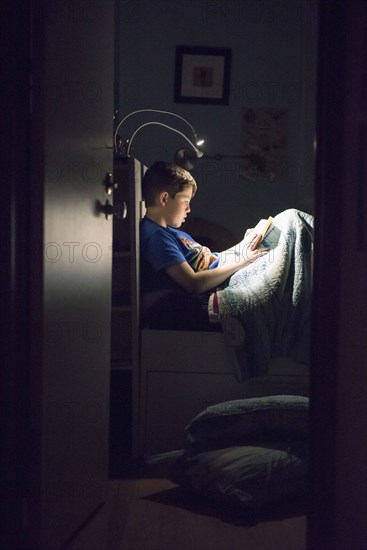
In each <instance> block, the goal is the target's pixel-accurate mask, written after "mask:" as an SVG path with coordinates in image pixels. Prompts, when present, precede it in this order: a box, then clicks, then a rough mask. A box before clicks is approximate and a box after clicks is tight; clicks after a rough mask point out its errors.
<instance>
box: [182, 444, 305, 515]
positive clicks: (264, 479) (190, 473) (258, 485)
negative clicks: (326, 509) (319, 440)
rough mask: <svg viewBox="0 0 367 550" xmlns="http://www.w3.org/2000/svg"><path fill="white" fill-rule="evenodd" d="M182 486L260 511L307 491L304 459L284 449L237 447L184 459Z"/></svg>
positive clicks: (227, 502)
mask: <svg viewBox="0 0 367 550" xmlns="http://www.w3.org/2000/svg"><path fill="white" fill-rule="evenodd" d="M184 479H185V484H186V485H188V486H189V487H190V488H191V489H193V490H194V491H195V492H196V493H198V494H200V495H205V496H206V497H209V498H211V499H214V500H215V501H219V502H221V503H223V504H226V505H229V506H238V505H240V506H244V507H246V508H261V507H263V506H267V505H272V504H274V503H276V502H280V501H282V500H286V499H289V498H292V497H296V496H297V497H298V496H301V495H304V494H305V493H306V491H307V485H308V483H307V460H306V458H305V457H300V456H297V455H294V454H291V453H289V452H288V451H287V450H281V449H273V448H267V447H252V446H236V447H229V448H225V449H216V450H212V451H207V452H203V453H198V454H197V455H195V456H192V457H187V458H186V461H185V464H184Z"/></svg>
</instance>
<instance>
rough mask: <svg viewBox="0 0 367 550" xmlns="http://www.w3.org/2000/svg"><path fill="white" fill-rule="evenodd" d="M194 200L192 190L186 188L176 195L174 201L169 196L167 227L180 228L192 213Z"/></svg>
mask: <svg viewBox="0 0 367 550" xmlns="http://www.w3.org/2000/svg"><path fill="white" fill-rule="evenodd" d="M191 199H192V188H191V187H186V188H185V189H184V190H183V191H180V192H179V193H177V194H176V196H175V198H174V199H172V198H171V197H170V196H169V195H168V197H167V201H166V207H165V208H166V210H165V219H166V223H167V225H170V226H171V227H176V228H177V227H180V225H182V224H183V222H184V221H185V219H186V216H187V215H188V213H189V212H190V201H191Z"/></svg>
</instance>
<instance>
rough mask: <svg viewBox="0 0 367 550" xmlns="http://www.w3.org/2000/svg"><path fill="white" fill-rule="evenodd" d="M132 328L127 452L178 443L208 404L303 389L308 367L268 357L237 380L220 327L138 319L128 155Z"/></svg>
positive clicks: (137, 192)
mask: <svg viewBox="0 0 367 550" xmlns="http://www.w3.org/2000/svg"><path fill="white" fill-rule="evenodd" d="M129 164H130V167H129V173H130V196H131V197H133V198H134V200H133V201H131V202H132V204H130V214H131V237H132V243H131V245H132V246H131V253H132V255H133V258H132V262H131V265H132V279H131V287H132V307H133V316H132V318H133V324H134V327H133V331H134V333H135V335H136V338H134V339H133V340H134V342H133V396H132V397H133V456H134V457H139V456H142V455H143V454H149V453H158V452H164V451H169V450H173V449H179V448H182V442H183V434H184V428H185V426H186V425H187V423H188V422H189V421H190V419H191V418H193V416H195V415H196V414H197V413H198V412H200V411H201V410H202V409H204V408H205V407H206V406H208V405H212V404H214V403H220V402H223V401H227V400H230V399H240V398H245V397H255V396H263V395H280V394H293V395H308V367H307V366H305V365H301V364H299V363H295V362H292V361H291V360H289V359H286V358H284V359H283V358H281V359H277V360H274V361H272V362H271V364H270V365H269V369H268V374H267V375H266V376H259V377H256V378H251V379H249V380H246V381H245V382H243V383H240V382H239V381H238V379H237V376H236V373H238V372H239V370H238V364H237V356H236V353H235V348H234V347H233V346H232V345H231V344H230V343H229V342H227V341H225V338H224V335H223V333H222V332H200V331H181V330H180V331H177V330H174V331H173V330H172V331H170V330H150V329H144V328H143V329H142V328H141V327H140V323H139V311H140V296H139V278H140V273H139V248H140V247H139V222H140V220H141V218H142V216H143V214H144V207H143V203H142V197H141V177H142V175H143V173H144V171H145V167H143V166H142V165H141V164H140V162H139V161H137V160H136V159H129Z"/></svg>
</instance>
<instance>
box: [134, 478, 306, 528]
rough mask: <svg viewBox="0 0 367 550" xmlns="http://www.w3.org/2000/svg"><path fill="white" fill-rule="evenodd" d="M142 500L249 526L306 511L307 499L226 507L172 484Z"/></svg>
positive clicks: (302, 513)
mask: <svg viewBox="0 0 367 550" xmlns="http://www.w3.org/2000/svg"><path fill="white" fill-rule="evenodd" d="M144 499H145V500H150V501H152V502H156V503H160V504H165V505H168V506H175V507H178V508H183V509H185V510H188V511H190V512H193V513H195V514H200V515H205V516H210V517H215V518H217V519H220V520H221V521H224V522H226V523H231V524H234V525H237V526H240V527H250V526H253V525H256V524H257V523H262V522H264V521H281V520H285V519H289V518H292V517H298V516H304V515H306V514H307V508H308V506H307V499H306V498H305V497H297V498H292V499H288V500H286V501H284V502H278V503H276V504H273V505H271V506H270V505H269V506H267V507H264V508H261V509H250V508H248V507H245V506H240V505H238V506H233V505H232V506H228V505H227V504H225V503H219V502H215V501H213V500H211V499H209V498H208V497H205V496H201V495H197V494H195V493H194V492H193V491H190V490H189V489H188V488H185V487H180V486H177V487H172V488H170V489H167V490H164V491H160V492H157V493H155V494H152V495H149V496H146V497H144Z"/></svg>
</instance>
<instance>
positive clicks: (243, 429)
mask: <svg viewBox="0 0 367 550" xmlns="http://www.w3.org/2000/svg"><path fill="white" fill-rule="evenodd" d="M308 408H309V399H308V397H303V396H298V395H275V396H268V397H256V398H250V399H240V400H234V401H226V402H224V403H219V404H217V405H212V406H210V407H207V408H206V409H204V410H203V411H202V412H200V413H199V414H198V415H197V416H195V417H194V418H193V419H192V420H191V422H190V423H189V424H188V425H187V426H186V428H185V449H186V450H190V449H191V450H192V451H195V452H198V451H200V450H203V451H204V450H210V449H218V448H223V447H230V446H233V445H236V446H243V445H251V444H256V443H257V442H260V443H261V444H263V443H264V442H272V441H282V442H288V444H291V443H292V442H297V441H298V440H301V441H305V440H306V439H307V434H308Z"/></svg>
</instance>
